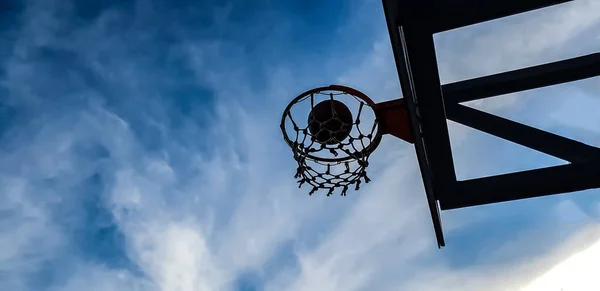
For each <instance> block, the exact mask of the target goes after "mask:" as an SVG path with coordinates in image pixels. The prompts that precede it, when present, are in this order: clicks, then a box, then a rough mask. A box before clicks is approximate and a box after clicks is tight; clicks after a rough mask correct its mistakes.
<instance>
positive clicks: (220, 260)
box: [0, 0, 600, 291]
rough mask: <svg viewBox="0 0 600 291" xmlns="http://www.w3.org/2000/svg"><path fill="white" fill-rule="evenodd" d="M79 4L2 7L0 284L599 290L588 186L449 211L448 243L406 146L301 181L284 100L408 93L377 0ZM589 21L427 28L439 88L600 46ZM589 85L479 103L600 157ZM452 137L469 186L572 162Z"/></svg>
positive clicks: (571, 12)
mask: <svg viewBox="0 0 600 291" xmlns="http://www.w3.org/2000/svg"><path fill="white" fill-rule="evenodd" d="M88 2H89V1H58V0H40V1H5V2H3V3H2V4H0V8H1V10H0V19H1V20H0V44H1V45H0V198H1V199H2V201H3V203H2V204H0V217H1V220H0V289H1V290H57V291H58V290H61V291H72V290H98V291H104V290H161V291H162V290H164V291H171V290H173V291H175V290H177V291H178V290H181V291H196V290H324V291H327V290H442V289H443V290H467V291H468V290H483V289H485V290H526V291H535V290H546V291H550V290H561V288H564V290H569V291H571V290H576V291H580V290H598V288H600V281H598V278H596V277H597V276H594V275H593V274H588V273H586V272H585V271H586V270H593V269H596V270H597V269H599V268H600V266H599V265H598V262H600V251H598V248H600V198H599V197H600V196H599V194H600V193H599V192H598V191H596V190H594V191H585V192H581V193H576V194H572V195H559V196H553V197H544V198H539V199H532V200H525V201H517V202H511V203H503V204H498V205H491V206H485V207H477V208H468V209H462V210H455V211H450V212H444V213H443V215H442V218H443V222H444V228H445V233H446V237H447V244H448V246H447V247H446V248H444V249H442V250H438V249H437V247H436V245H435V240H434V239H435V236H434V234H433V229H432V227H431V223H430V218H429V214H428V210H427V208H426V201H425V196H424V194H423V189H422V185H421V182H420V177H419V173H418V169H417V163H416V158H415V155H414V151H413V149H412V146H411V145H408V144H405V143H403V142H401V141H399V140H394V139H391V138H390V139H386V140H385V141H384V142H383V143H382V145H381V147H380V149H378V151H377V152H376V153H375V154H374V155H373V157H372V164H371V166H370V168H369V171H370V173H372V174H371V176H372V177H371V178H372V179H373V182H372V183H370V184H369V185H368V186H366V187H363V188H362V189H361V190H360V191H359V192H350V193H349V195H348V196H347V197H344V198H342V197H338V196H332V197H329V198H326V197H321V196H324V195H321V196H319V195H318V196H313V197H309V196H308V195H306V191H307V189H297V188H296V183H295V180H294V179H293V175H294V173H295V165H294V162H293V160H292V156H291V153H290V151H289V149H288V148H287V146H286V145H285V144H284V142H283V141H282V139H281V137H280V132H279V126H278V125H279V119H280V114H281V110H282V109H283V108H284V106H285V105H286V103H287V102H288V101H289V100H290V99H291V98H292V97H293V96H295V95H297V94H298V93H299V92H302V91H305V90H307V89H309V88H312V87H318V86H321V85H327V84H331V83H339V84H343V85H348V86H351V87H354V88H357V89H359V90H361V91H363V92H365V93H367V94H368V95H370V96H371V97H372V98H373V99H374V100H376V101H383V100H388V99H392V98H397V97H400V95H399V94H400V86H399V84H398V78H397V75H396V72H395V67H394V63H393V58H392V54H391V48H390V45H389V37H388V35H387V31H386V26H385V20H384V18H383V11H382V7H381V3H380V1H377V0H351V1H266V0H260V1H258V0H257V1H228V2H221V1H214V2H207V1H184V0H182V1H159V0H155V1H150V0H148V1H143V0H139V1H102V2H101V3H95V4H90V3H88ZM597 11H600V2H598V1H595V0H578V1H574V2H573V3H569V4H565V5H560V6H557V7H552V8H549V9H544V10H541V11H535V12H531V13H527V14H525V15H519V16H515V17H510V18H508V19H502V20H497V21H492V22H489V23H485V24H481V25H478V26H474V27H469V28H464V29H460V30H456V31H450V32H445V33H442V34H439V35H436V46H437V49H438V59H439V62H440V71H441V78H442V81H443V82H444V83H445V82H451V81H456V80H462V79H466V78H472V77H476V76H481V75H485V74H491V73H496V72H501V71H505V70H510V69H516V68H521V67H525V66H530V65H535V64H540V63H544V62H550V61H556V60H560V59H564V58H567V57H575V56H579V55H583V54H587V53H592V52H598V51H600V14H598V13H597ZM599 84H600V83H599V82H598V79H597V78H595V79H589V80H585V81H580V82H576V83H572V84H565V85H559V86H554V87H550V88H543V89H538V90H532V91H528V92H522V93H518V94H511V95H509V96H501V97H496V98H491V99H490V100H486V101H478V102H472V103H471V104H469V105H470V106H473V107H476V108H479V109H482V110H485V111H488V112H491V113H494V114H498V115H501V116H504V117H507V118H510V119H513V120H517V121H520V122H523V123H526V124H529V125H533V126H536V127H539V128H542V129H546V130H549V131H552V132H555V133H560V134H563V135H565V136H568V137H571V138H576V139H579V140H581V141H584V142H586V143H588V144H591V145H595V146H600V126H599V125H600V115H598V114H597V108H598V105H600V85H599ZM449 128H450V132H451V139H452V146H453V152H454V155H455V164H456V167H457V171H458V176H459V177H461V178H470V177H478V176H484V175H492V174H498V173H505V172H511V171H515V170H522V169H530V168H536V167H540V166H549V165H556V164H560V163H562V162H561V161H560V160H556V159H554V158H551V157H547V156H545V155H543V154H539V153H536V152H532V151H529V150H527V149H523V148H520V147H518V146H515V145H513V144H510V143H508V142H504V141H501V140H498V139H496V138H494V137H490V136H487V135H485V134H482V133H478V132H475V131H472V130H469V129H466V128H464V127H461V126H459V125H456V124H453V123H451V124H450V125H449ZM484 194H485V193H482V195H484ZM577 254H579V255H577ZM575 271H576V272H575ZM586 276H587V277H586Z"/></svg>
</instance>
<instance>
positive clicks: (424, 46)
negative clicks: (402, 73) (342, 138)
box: [399, 0, 456, 199]
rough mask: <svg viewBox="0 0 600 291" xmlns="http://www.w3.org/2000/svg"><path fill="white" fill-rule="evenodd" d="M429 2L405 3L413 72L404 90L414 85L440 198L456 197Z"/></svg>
mask: <svg viewBox="0 0 600 291" xmlns="http://www.w3.org/2000/svg"><path fill="white" fill-rule="evenodd" d="M430 4H431V3H430V2H428V0H422V1H411V2H405V3H404V6H405V7H404V8H408V9H407V10H406V11H403V12H401V13H404V15H403V16H402V18H403V19H405V20H406V24H405V25H403V26H401V27H400V28H399V32H400V40H401V42H402V43H401V44H402V48H403V50H404V52H405V54H406V56H405V59H406V63H407V66H408V69H409V71H410V73H411V74H410V75H409V79H410V80H409V82H403V83H402V86H403V87H408V86H411V87H412V88H411V89H412V91H413V94H414V95H413V96H415V97H416V98H413V99H414V100H413V102H415V103H416V108H415V111H416V112H415V114H416V115H417V116H418V117H419V118H420V119H419V121H420V125H421V127H422V132H423V133H422V134H423V139H424V140H425V150H426V152H425V154H426V158H427V159H428V160H429V162H430V164H431V168H432V172H433V179H434V187H435V188H436V189H435V193H436V198H438V199H439V197H441V196H445V195H452V192H453V184H454V183H456V174H455V169H454V161H453V158H452V150H451V146H450V137H449V134H448V125H447V121H446V112H445V109H444V98H443V96H442V88H441V85H440V77H439V72H438V67H437V59H436V54H435V45H434V41H433V35H431V34H429V33H427V31H428V27H429V25H430V24H431V21H432V19H431V17H432V16H431V14H429V10H428V7H429V6H428V5H430Z"/></svg>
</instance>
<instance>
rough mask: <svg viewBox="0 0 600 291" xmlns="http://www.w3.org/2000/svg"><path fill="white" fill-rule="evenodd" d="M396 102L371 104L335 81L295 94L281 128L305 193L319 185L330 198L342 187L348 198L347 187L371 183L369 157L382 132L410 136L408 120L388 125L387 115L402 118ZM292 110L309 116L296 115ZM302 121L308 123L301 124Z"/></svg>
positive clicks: (403, 136) (360, 94)
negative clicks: (328, 84)
mask: <svg viewBox="0 0 600 291" xmlns="http://www.w3.org/2000/svg"><path fill="white" fill-rule="evenodd" d="M398 100H400V102H399V101H398ZM398 100H396V101H395V103H394V102H386V103H379V104H375V103H374V102H373V100H371V99H370V98H369V97H368V96H367V95H365V94H364V93H362V92H360V91H358V90H355V89H352V88H349V87H345V86H339V85H331V86H327V87H320V88H316V89H312V90H309V91H306V92H304V93H302V94H300V95H299V96H298V97H296V98H294V99H293V100H292V101H291V102H290V104H289V105H288V106H287V107H286V109H285V110H284V112H283V116H282V119H281V131H282V133H283V137H284V140H285V141H286V143H287V144H288V145H289V146H290V148H291V149H292V152H293V154H294V159H295V160H296V162H297V163H298V168H297V170H296V175H295V178H296V179H297V180H298V183H299V187H302V185H304V184H308V185H311V186H312V190H311V191H310V192H309V195H312V194H313V193H315V192H316V191H317V190H320V189H323V190H327V191H328V192H327V196H331V195H332V194H333V192H334V190H335V189H341V195H342V196H346V192H347V191H348V189H349V188H350V187H351V186H354V188H355V190H358V189H359V188H360V185H361V183H363V182H364V183H369V182H370V179H369V177H368V176H367V171H366V169H367V167H368V166H369V156H370V155H371V153H373V151H374V150H375V149H376V148H377V146H378V145H379V143H380V142H381V138H382V136H383V134H386V133H390V134H393V135H395V136H398V137H401V138H403V139H405V140H407V141H410V140H411V137H410V133H409V129H408V124H406V125H403V124H400V125H394V126H390V125H391V123H390V122H389V121H390V116H391V115H390V114H389V113H395V114H396V115H397V118H402V116H403V115H402V114H398V110H397V109H399V108H400V107H402V106H403V104H404V103H403V102H402V100H401V99H398ZM390 109H392V110H390ZM294 114H300V115H304V116H308V118H307V119H306V117H304V118H298V117H296V118H294V116H293V115H294ZM404 116H406V114H404ZM303 120H306V123H301V122H300V121H303ZM382 121H383V123H382ZM396 121H397V119H396Z"/></svg>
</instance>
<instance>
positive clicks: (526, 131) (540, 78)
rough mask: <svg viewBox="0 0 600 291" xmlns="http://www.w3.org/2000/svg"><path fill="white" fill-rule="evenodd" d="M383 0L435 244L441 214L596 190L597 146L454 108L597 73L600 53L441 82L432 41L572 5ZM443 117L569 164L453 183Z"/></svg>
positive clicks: (555, 0)
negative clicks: (499, 20)
mask: <svg viewBox="0 0 600 291" xmlns="http://www.w3.org/2000/svg"><path fill="white" fill-rule="evenodd" d="M382 1H383V8H384V14H385V18H386V22H387V27H388V31H389V35H390V41H391V45H392V50H393V55H394V59H395V63H396V68H397V72H398V76H399V79H400V84H401V87H402V92H403V95H404V99H405V100H406V104H407V109H408V115H409V119H410V123H411V129H412V133H413V138H414V140H415V143H414V144H415V151H416V154H417V158H418V161H419V167H420V170H421V176H422V179H423V184H424V189H425V193H426V196H427V201H428V205H429V209H430V213H431V217H432V221H433V226H434V231H435V234H436V238H437V242H438V247H442V246H444V245H445V240H444V235H443V230H442V223H441V218H440V210H448V209H456V208H462V207H470V206H477V205H483V204H489V203H498V202H504V201H511V200H517V199H525V198H532V197H538V196H544V195H553V194H559V193H567V192H574V191H580V190H586V189H594V188H600V148H597V147H593V146H590V145H587V144H584V143H581V142H578V141H574V140H571V139H568V138H565V137H562V136H559V135H555V134H552V133H549V132H545V131H542V130H539V129H536V128H533V127H529V126H526V125H524V124H521V123H517V122H514V121H511V120H508V119H504V118H501V117H498V116H495V115H492V114H488V113H485V112H483V111H479V110H476V109H473V108H470V107H467V106H464V105H461V104H460V103H462V102H467V101H472V100H478V99H483V98H488V97H492V96H498V95H502V94H508V93H513V92H519V91H524V90H529V89H535V88H540V87H545V86H551V85H556V84H561V83H566V82H571V81H576V80H581V79H586V78H591V77H595V76H599V75H600V53H596V54H591V55H587V56H583V57H579V58H573V59H569V60H564V61H559V62H554V63H549V64H544V65H539V66H534V67H530V68H525V69H521V70H515V71H510V72H505V73H500V74H495V75H490V76H484V77H480V78H475V79H471V80H466V81H460V82H455V83H451V84H444V85H442V84H441V82H440V78H439V72H438V67H437V60H436V54H435V46H434V41H433V35H434V34H435V33H438V32H442V31H446V30H451V29H455V28H459V27H462V26H467V25H471V24H476V23H480V22H485V21H488V20H493V19H497V18H501V17H505V16H510V15H513V14H518V13H523V12H527V11H531V10H534V9H539V8H543V7H547V6H552V5H556V4H561V3H565V2H570V1H572V0H494V1H480V0H418V1H412V0H382ZM467 11H468V13H466V12H467ZM447 120H452V121H455V122H457V123H460V124H463V125H466V126H468V127H471V128H474V129H477V130H480V131H483V132H486V133H489V134H492V135H495V136H497V137H500V138H503V139H506V140H509V141H511V142H514V143H517V144H520V145H523V146H526V147H529V148H531V149H534V150H537V151H540V152H543V153H546V154H549V155H552V156H555V157H557V158H560V159H563V160H565V161H568V162H569V163H570V164H567V165H563V166H556V167H549V168H542V169H536V170H530V171H523V172H517V173H511V174H505V175H497V176H491V177H483V178H477V179H470V180H465V181H458V180H457V179H456V173H455V168H454V161H453V157H452V150H451V146H450V139H449V134H448V126H447Z"/></svg>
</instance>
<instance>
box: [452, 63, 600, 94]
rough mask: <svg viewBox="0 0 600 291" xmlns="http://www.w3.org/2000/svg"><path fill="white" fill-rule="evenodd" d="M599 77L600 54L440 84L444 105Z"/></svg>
mask: <svg viewBox="0 0 600 291" xmlns="http://www.w3.org/2000/svg"><path fill="white" fill-rule="evenodd" d="M596 76H600V53H594V54H590V55H586V56H581V57H577V58H572V59H568V60H563V61H558V62H553V63H548V64H544V65H539V66H534V67H529V68H525V69H520V70H515V71H509V72H505V73H500V74H495V75H490V76H485V77H479V78H475V79H471V80H466V81H460V82H456V83H450V84H445V85H443V86H442V90H443V92H444V100H445V102H446V104H449V103H461V102H467V101H473V100H477V99H483V98H488V97H493V96H498V95H504V94H509V93H514V92H520V91H525V90H530V89H535V88H541V87H546V86H551V85H556V84H562V83H567V82H572V81H577V80H583V79H587V78H591V77H596Z"/></svg>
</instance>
